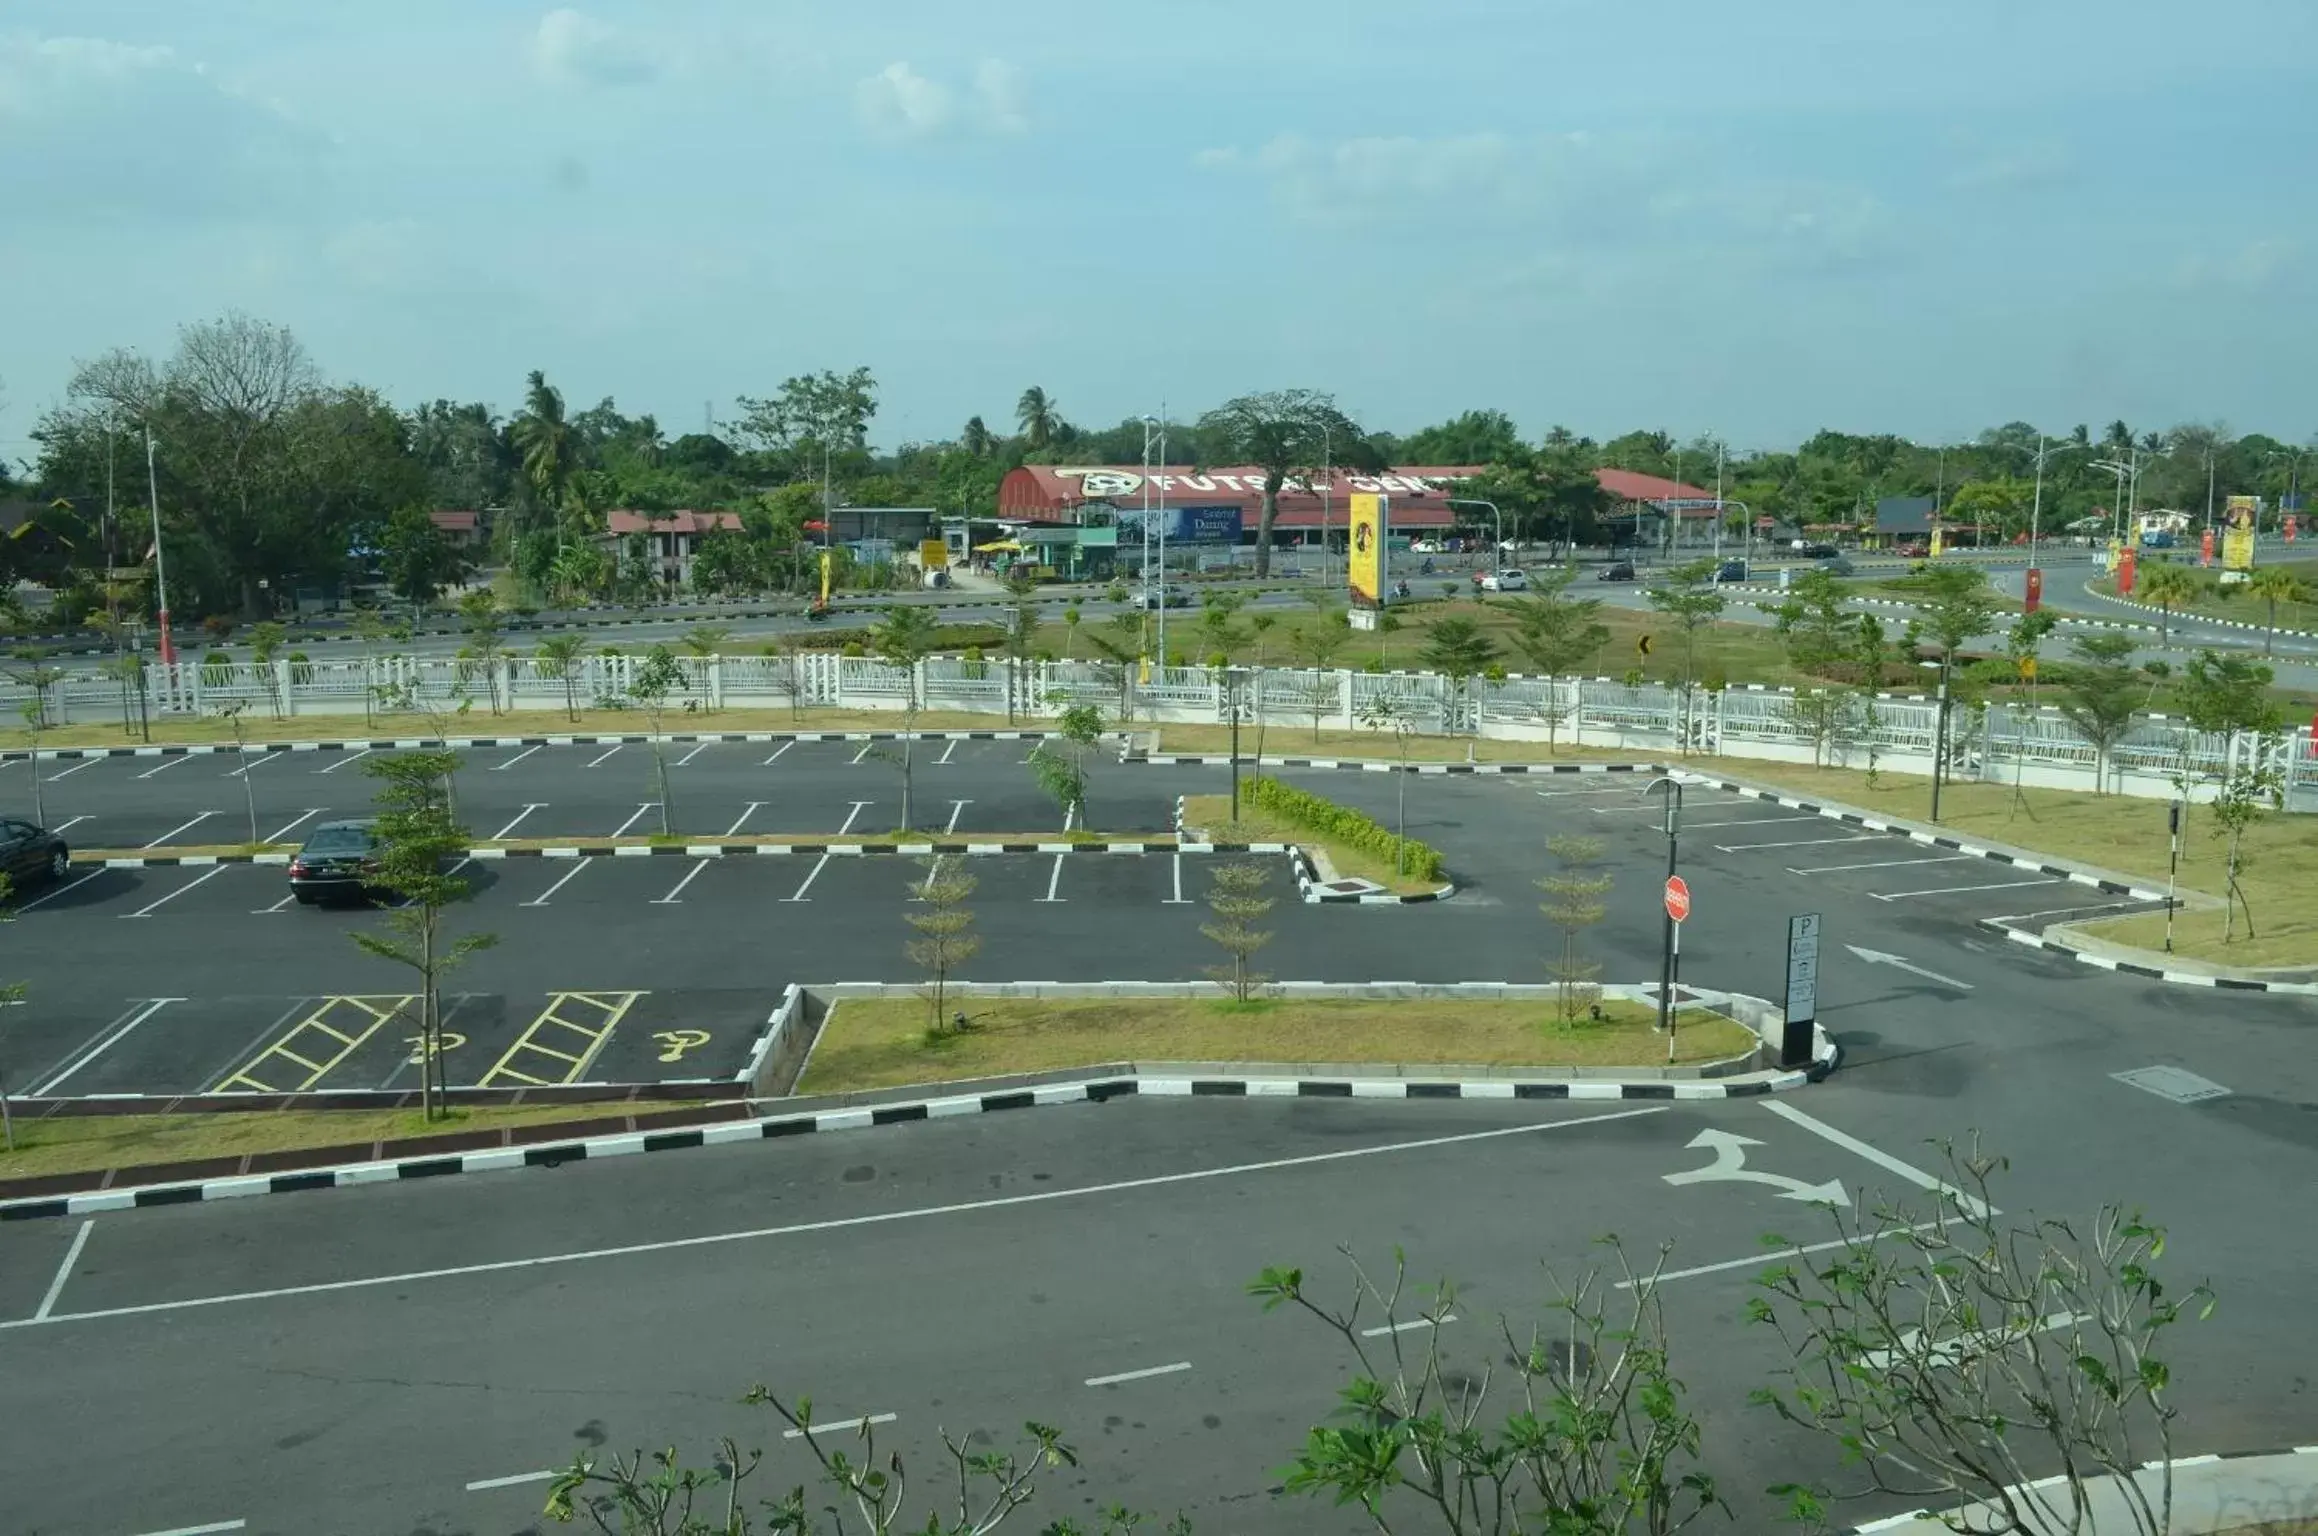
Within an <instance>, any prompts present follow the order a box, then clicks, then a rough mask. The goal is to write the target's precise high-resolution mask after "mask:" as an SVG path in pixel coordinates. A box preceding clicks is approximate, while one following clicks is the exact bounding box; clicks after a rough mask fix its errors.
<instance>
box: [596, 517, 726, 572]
mask: <svg viewBox="0 0 2318 1536" xmlns="http://www.w3.org/2000/svg"><path fill="white" fill-rule="evenodd" d="M740 531H741V521H740V514H739V513H738V512H694V511H691V510H689V509H687V510H683V511H676V512H632V511H628V510H626V509H616V510H614V511H611V512H607V513H605V514H604V531H603V533H602V534H601V535H599V536H598V537H599V542H601V543H602V544H603V545H604V546H605V550H604V552H605V553H606V554H607V555H609V556H611V557H612V558H613V559H615V560H616V559H618V558H619V555H620V551H621V550H622V549H623V548H624V547H626V545H627V542H628V540H629V539H630V538H631V537H634V536H637V535H641V536H642V537H643V538H644V540H645V541H646V543H645V548H646V550H647V551H648V555H649V558H650V560H651V561H652V567H653V573H654V574H655V575H656V576H658V577H659V578H660V580H661V582H662V583H663V584H665V585H668V586H676V587H684V586H690V585H691V584H692V559H693V556H694V555H696V554H698V553H699V552H700V541H701V540H702V539H704V538H706V537H707V536H708V535H709V534H711V533H738V532H740Z"/></svg>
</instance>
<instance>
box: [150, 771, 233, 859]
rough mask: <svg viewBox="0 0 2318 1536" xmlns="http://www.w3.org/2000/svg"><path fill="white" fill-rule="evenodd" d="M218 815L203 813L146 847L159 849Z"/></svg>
mask: <svg viewBox="0 0 2318 1536" xmlns="http://www.w3.org/2000/svg"><path fill="white" fill-rule="evenodd" d="M138 777H139V778H143V777H144V775H143V774H139V775H138ZM216 814H217V812H215V811H203V812H202V813H201V814H200V815H198V816H196V817H194V818H193V819H192V820H191V821H189V822H187V823H186V824H185V825H184V826H182V827H171V828H170V829H169V830H168V831H166V832H164V833H162V834H161V835H160V836H159V837H156V838H154V839H153V841H151V842H149V843H147V844H146V845H145V846H146V847H148V848H158V847H160V846H161V845H162V844H163V843H165V842H167V841H169V839H171V838H173V837H175V836H176V835H177V834H178V833H180V832H190V831H192V830H193V829H194V828H195V827H198V826H200V825H201V824H202V823H203V822H205V821H207V820H209V818H210V817H212V816H215V815H216Z"/></svg>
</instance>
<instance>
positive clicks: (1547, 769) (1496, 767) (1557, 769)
mask: <svg viewBox="0 0 2318 1536" xmlns="http://www.w3.org/2000/svg"><path fill="white" fill-rule="evenodd" d="M1133 761H1135V762H1139V763H1148V764H1150V765H1151V766H1153V767H1157V768H1171V767H1196V768H1224V767H1229V766H1230V764H1231V755H1230V754H1229V753H1221V752H1216V753H1182V752H1160V753H1148V754H1146V755H1144V756H1142V757H1139V758H1135V759H1133ZM1240 766H1241V767H1243V768H1334V769H1350V770H1357V771H1359V772H1361V773H1404V772H1405V773H1418V774H1466V773H1483V774H1488V773H1663V772H1665V771H1666V770H1665V769H1663V768H1661V767H1659V766H1658V765H1657V764H1656V763H1410V764H1408V765H1407V766H1406V767H1405V768H1404V767H1403V766H1402V765H1401V764H1399V763H1388V762H1379V761H1377V760H1375V759H1373V758H1365V757H1266V758H1253V757H1243V758H1241V759H1240Z"/></svg>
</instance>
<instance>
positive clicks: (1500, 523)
mask: <svg viewBox="0 0 2318 1536" xmlns="http://www.w3.org/2000/svg"><path fill="white" fill-rule="evenodd" d="M1449 505H1450V506H1452V507H1487V508H1488V509H1489V515H1490V517H1492V518H1494V519H1495V520H1496V523H1497V544H1496V548H1495V549H1494V550H1493V551H1492V552H1491V554H1490V556H1489V568H1490V569H1491V570H1493V571H1502V570H1504V569H1505V514H1504V513H1502V512H1500V511H1498V510H1497V503H1495V502H1493V501H1483V500H1482V499H1481V498H1480V497H1478V496H1451V497H1450V498H1449Z"/></svg>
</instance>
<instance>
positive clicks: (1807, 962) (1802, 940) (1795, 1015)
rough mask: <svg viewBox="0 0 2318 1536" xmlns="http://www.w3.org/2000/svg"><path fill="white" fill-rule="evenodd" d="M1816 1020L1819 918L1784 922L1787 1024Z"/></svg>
mask: <svg viewBox="0 0 2318 1536" xmlns="http://www.w3.org/2000/svg"><path fill="white" fill-rule="evenodd" d="M1818 1017H1819V914H1818V913H1816V912H1811V913H1806V914H1804V915H1803V916H1800V917H1790V918H1788V919H1787V1022H1788V1023H1789V1024H1809V1023H1811V1022H1813V1021H1814V1020H1816V1019H1817V1018H1818Z"/></svg>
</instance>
